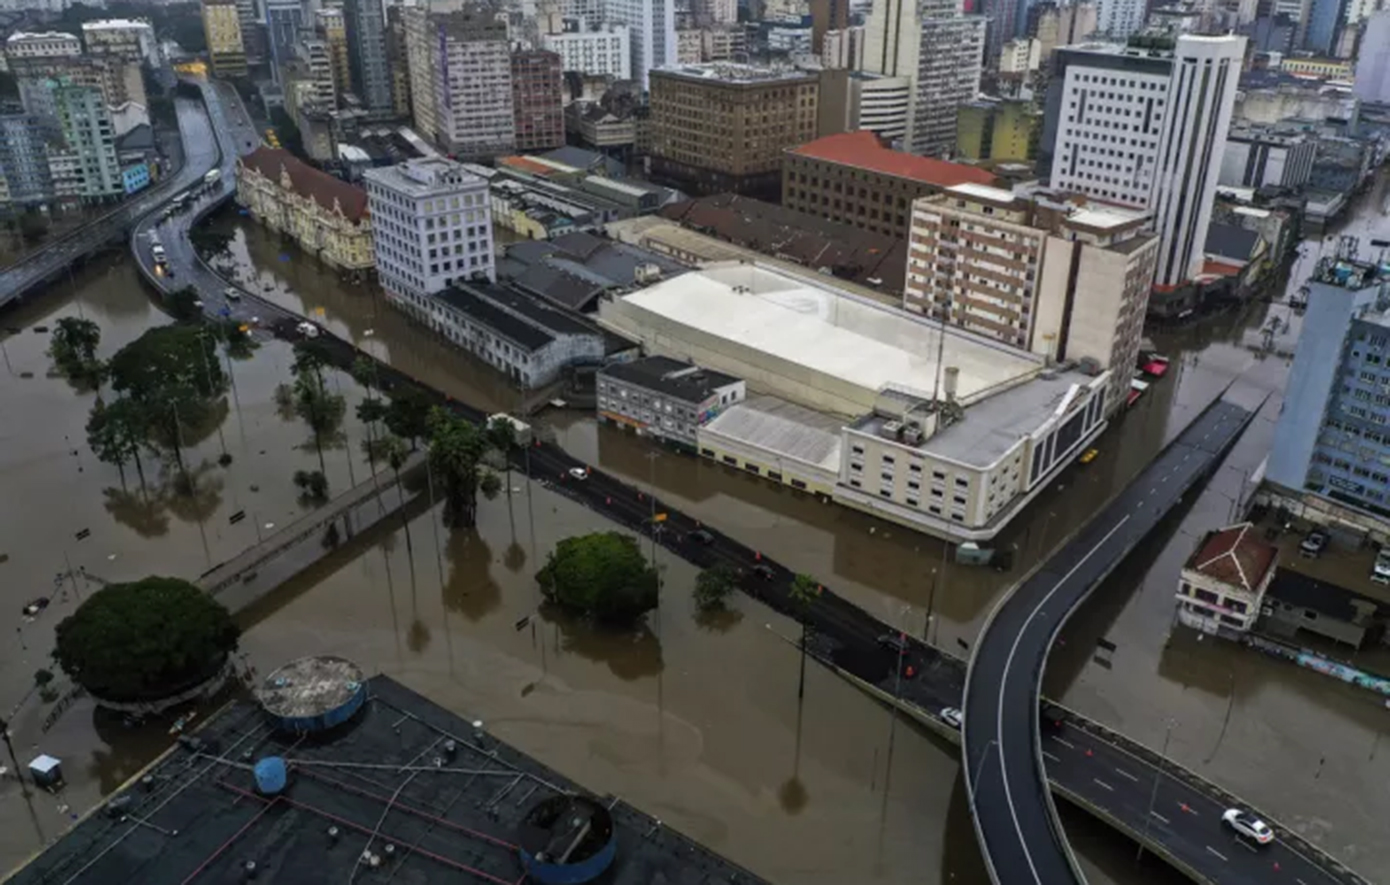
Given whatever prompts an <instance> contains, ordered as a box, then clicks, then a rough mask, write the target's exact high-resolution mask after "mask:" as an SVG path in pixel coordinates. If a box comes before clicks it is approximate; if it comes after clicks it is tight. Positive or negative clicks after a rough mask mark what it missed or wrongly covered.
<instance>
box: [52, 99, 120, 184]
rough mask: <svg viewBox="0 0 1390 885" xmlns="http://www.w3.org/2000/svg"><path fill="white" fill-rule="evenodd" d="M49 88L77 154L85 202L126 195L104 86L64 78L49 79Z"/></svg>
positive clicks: (69, 145)
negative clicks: (72, 82) (103, 92)
mask: <svg viewBox="0 0 1390 885" xmlns="http://www.w3.org/2000/svg"><path fill="white" fill-rule="evenodd" d="M47 88H48V89H50V90H51V91H52V93H53V106H54V109H55V110H56V112H57V119H58V123H59V125H60V126H61V128H62V133H63V141H64V142H65V143H66V146H67V148H68V150H69V151H71V152H72V153H73V154H74V155H75V156H76V168H77V178H78V184H79V188H80V189H79V191H78V195H79V196H80V197H81V198H82V200H83V201H84V202H100V201H104V200H110V199H115V198H118V197H120V196H121V195H123V194H124V193H125V185H124V183H123V181H122V178H121V166H120V161H119V160H118V158H117V157H116V132H115V129H114V127H113V126H112V125H111V115H110V113H109V112H108V111H107V109H106V101H105V100H104V99H103V97H102V94H101V90H100V89H96V88H94V87H91V86H77V85H73V84H71V83H68V82H66V81H64V80H49V81H47Z"/></svg>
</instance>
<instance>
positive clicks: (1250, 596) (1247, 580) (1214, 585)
mask: <svg viewBox="0 0 1390 885" xmlns="http://www.w3.org/2000/svg"><path fill="white" fill-rule="evenodd" d="M1278 564H1279V549H1278V548H1277V547H1275V546H1274V545H1273V544H1269V543H1267V542H1265V541H1264V540H1263V539H1262V538H1260V537H1259V535H1258V532H1257V530H1256V528H1255V526H1254V524H1253V523H1249V522H1242V523H1239V524H1238V525H1233V526H1228V527H1226V528H1224V529H1220V530H1218V531H1214V532H1208V533H1207V536H1206V537H1205V538H1203V539H1202V543H1201V544H1199V545H1197V550H1196V551H1195V552H1194V553H1193V554H1192V556H1191V557H1189V558H1188V560H1187V564H1186V565H1184V566H1183V569H1182V578H1181V581H1180V582H1179V584H1178V620H1180V621H1182V623H1183V624H1185V625H1187V626H1188V627H1191V628H1193V629H1194V630H1201V631H1202V632H1204V633H1215V634H1218V635H1226V636H1233V635H1235V634H1239V633H1245V632H1247V631H1248V630H1249V629H1250V628H1251V627H1252V626H1253V625H1254V623H1255V621H1256V620H1257V619H1258V618H1259V616H1260V608H1261V606H1263V605H1264V598H1265V590H1266V589H1268V588H1269V582H1270V581H1271V580H1272V579H1273V578H1274V573H1275V571H1276V567H1277V566H1278Z"/></svg>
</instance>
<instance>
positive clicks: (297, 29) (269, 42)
mask: <svg viewBox="0 0 1390 885" xmlns="http://www.w3.org/2000/svg"><path fill="white" fill-rule="evenodd" d="M264 8H265V38H266V54H267V56H268V57H269V60H270V73H271V76H272V77H274V78H275V82H276V83H279V82H280V79H279V77H280V71H281V69H282V68H283V67H284V65H285V64H286V62H288V61H289V60H290V59H291V58H293V57H294V52H295V49H294V47H295V44H297V43H298V42H299V35H300V33H301V32H303V31H304V30H305V18H304V6H303V5H302V4H301V3H299V2H298V0H264ZM243 36H244V34H243Z"/></svg>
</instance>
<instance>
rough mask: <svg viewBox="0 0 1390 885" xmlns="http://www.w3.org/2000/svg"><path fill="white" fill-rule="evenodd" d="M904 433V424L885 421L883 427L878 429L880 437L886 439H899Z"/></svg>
mask: <svg viewBox="0 0 1390 885" xmlns="http://www.w3.org/2000/svg"><path fill="white" fill-rule="evenodd" d="M902 432H903V422H901V421H884V422H883V426H882V427H880V428H879V429H878V435H879V436H881V437H883V438H884V439H894V440H895V439H898V438H899V437H900V436H901V435H902Z"/></svg>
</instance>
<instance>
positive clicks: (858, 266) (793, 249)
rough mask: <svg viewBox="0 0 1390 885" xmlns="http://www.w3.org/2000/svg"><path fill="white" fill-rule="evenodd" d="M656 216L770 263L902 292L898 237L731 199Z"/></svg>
mask: <svg viewBox="0 0 1390 885" xmlns="http://www.w3.org/2000/svg"><path fill="white" fill-rule="evenodd" d="M660 214H661V215H662V216H663V217H665V218H669V219H671V220H673V221H677V222H679V223H680V224H682V225H683V226H685V227H688V228H691V229H692V230H697V231H700V232H702V233H708V234H711V235H713V236H716V237H718V238H719V239H721V240H726V241H728V242H730V243H733V244H735V245H737V246H742V247H744V248H746V249H753V250H755V251H758V252H762V253H763V254H765V255H771V256H772V257H774V258H786V259H788V260H790V261H795V262H797V263H798V264H802V265H804V266H806V267H809V268H814V269H819V268H822V267H824V268H829V269H830V271H831V272H832V273H833V274H834V275H835V276H837V277H839V278H841V279H845V280H852V281H854V282H856V283H861V284H863V285H869V286H874V287H876V288H880V289H883V290H885V291H889V292H901V291H902V290H903V277H904V274H905V273H906V268H907V245H906V242H905V241H904V240H902V239H900V238H898V237H891V236H888V235H886V234H876V233H872V232H870V231H866V230H862V229H860V228H857V227H853V226H851V225H848V224H844V223H843V222H839V221H831V220H829V219H825V218H821V217H819V216H817V215H811V214H809V213H807V212H798V211H796V210H795V209H788V208H786V207H784V206H778V205H776V204H773V203H764V202H763V201H761V200H754V199H751V198H749V197H741V196H738V195H736V194H716V195H714V196H711V197H701V198H699V199H695V200H685V201H684V202H680V203H675V204H673V205H670V206H667V207H665V208H663V209H662V210H661V212H660ZM871 280H878V281H879V282H871Z"/></svg>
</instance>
